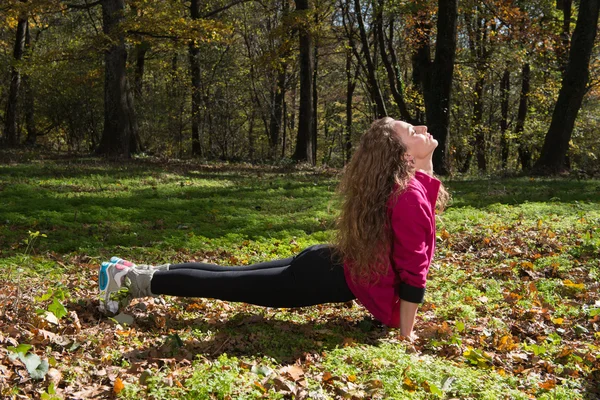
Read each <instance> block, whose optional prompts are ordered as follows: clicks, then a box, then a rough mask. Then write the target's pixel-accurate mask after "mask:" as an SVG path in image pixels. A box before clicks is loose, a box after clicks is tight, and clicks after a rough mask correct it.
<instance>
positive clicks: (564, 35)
mask: <svg viewBox="0 0 600 400" xmlns="http://www.w3.org/2000/svg"><path fill="white" fill-rule="evenodd" d="M572 3H573V1H572V0H557V1H556V8H558V9H559V10H562V14H563V20H562V31H561V33H560V42H561V43H560V44H559V45H558V46H556V53H557V58H558V62H559V70H560V73H561V75H562V76H563V78H564V76H565V71H566V70H567V63H568V61H569V45H570V41H571V9H572V8H573V7H572Z"/></svg>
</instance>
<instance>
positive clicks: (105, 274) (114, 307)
mask: <svg viewBox="0 0 600 400" xmlns="http://www.w3.org/2000/svg"><path fill="white" fill-rule="evenodd" d="M121 266H122V265H121ZM113 268H116V269H120V270H121V273H119V272H117V273H116V274H115V275H114V277H111V270H112V269H113ZM128 270H129V268H127V267H125V266H122V268H119V266H118V265H117V264H114V263H108V262H103V263H102V265H101V266H100V270H99V271H98V287H99V289H100V307H99V308H100V311H102V312H103V313H112V314H116V313H117V312H118V311H119V308H120V304H119V302H118V301H115V300H111V299H110V295H111V294H112V293H113V292H116V291H118V290H119V289H120V288H121V282H122V280H123V278H124V277H125V275H126V274H127V271H128ZM114 278H117V280H118V281H117V280H115V279H114ZM111 281H112V282H111ZM111 283H113V285H111ZM111 286H112V290H111Z"/></svg>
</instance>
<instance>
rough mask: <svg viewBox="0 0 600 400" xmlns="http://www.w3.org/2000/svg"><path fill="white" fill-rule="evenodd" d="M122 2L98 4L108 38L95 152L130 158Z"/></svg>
mask: <svg viewBox="0 0 600 400" xmlns="http://www.w3.org/2000/svg"><path fill="white" fill-rule="evenodd" d="M124 11H125V0H103V1H102V28H103V31H104V34H105V35H108V36H109V37H110V38H111V42H110V46H109V47H108V49H107V50H106V51H105V53H104V131H103V132H102V138H101V139H100V145H99V146H98V149H97V153H98V154H105V155H112V156H116V155H122V156H125V157H130V156H131V152H132V151H133V150H135V149H134V148H132V146H131V137H132V136H135V132H134V130H135V129H136V123H135V116H134V108H133V98H132V96H131V90H130V87H129V82H128V80H127V70H126V64H127V50H126V48H125V35H124V32H123V31H122V30H121V27H120V24H121V22H122V21H123V19H124V16H123V12H124Z"/></svg>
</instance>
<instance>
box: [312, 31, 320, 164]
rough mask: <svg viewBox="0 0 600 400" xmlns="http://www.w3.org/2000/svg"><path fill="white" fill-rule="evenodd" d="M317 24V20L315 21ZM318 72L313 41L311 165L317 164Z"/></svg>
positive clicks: (317, 58)
mask: <svg viewBox="0 0 600 400" xmlns="http://www.w3.org/2000/svg"><path fill="white" fill-rule="evenodd" d="M316 23H317V24H318V21H316ZM318 72H319V45H318V43H315V46H314V69H313V81H312V86H313V88H312V89H313V90H312V93H313V126H312V132H311V133H312V141H311V145H312V154H313V162H312V165H316V164H317V133H318V132H317V128H318V123H319V114H318V111H319V91H318V89H317V75H318Z"/></svg>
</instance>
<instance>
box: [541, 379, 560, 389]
mask: <svg viewBox="0 0 600 400" xmlns="http://www.w3.org/2000/svg"><path fill="white" fill-rule="evenodd" d="M538 385H539V386H540V388H542V389H544V390H552V389H554V388H555V387H556V380H554V379H548V380H547V381H545V382H540V383H539V384H538Z"/></svg>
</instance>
